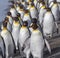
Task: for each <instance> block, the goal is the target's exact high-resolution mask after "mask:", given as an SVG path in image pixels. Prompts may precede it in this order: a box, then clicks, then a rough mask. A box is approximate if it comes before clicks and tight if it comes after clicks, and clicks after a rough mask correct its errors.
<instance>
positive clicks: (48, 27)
mask: <svg viewBox="0 0 60 58" xmlns="http://www.w3.org/2000/svg"><path fill="white" fill-rule="evenodd" d="M53 30H54V17H53V14H52V12H51V9H50V8H47V12H46V13H45V15H44V19H43V34H44V36H46V37H52V35H53Z"/></svg>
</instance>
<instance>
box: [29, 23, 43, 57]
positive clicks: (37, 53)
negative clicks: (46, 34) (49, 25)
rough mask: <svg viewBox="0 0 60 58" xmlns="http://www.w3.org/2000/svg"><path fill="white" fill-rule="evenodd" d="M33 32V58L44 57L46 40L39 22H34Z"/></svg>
mask: <svg viewBox="0 0 60 58" xmlns="http://www.w3.org/2000/svg"><path fill="white" fill-rule="evenodd" d="M32 28H33V31H32V34H31V37H30V51H31V54H32V56H33V58H43V48H44V40H43V36H42V33H41V31H40V30H39V29H38V26H37V24H35V23H34V24H32Z"/></svg>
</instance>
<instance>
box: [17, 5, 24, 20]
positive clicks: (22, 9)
mask: <svg viewBox="0 0 60 58" xmlns="http://www.w3.org/2000/svg"><path fill="white" fill-rule="evenodd" d="M18 13H20V15H21V19H23V17H24V6H23V5H22V4H21V5H20V9H19V10H18Z"/></svg>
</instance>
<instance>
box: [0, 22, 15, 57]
mask: <svg viewBox="0 0 60 58" xmlns="http://www.w3.org/2000/svg"><path fill="white" fill-rule="evenodd" d="M1 36H2V37H3V40H4V43H5V57H6V58H9V57H11V58H13V56H14V43H13V38H12V35H11V33H10V32H9V31H8V30H7V22H5V21H3V29H2V31H1Z"/></svg>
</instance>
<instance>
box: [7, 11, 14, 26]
mask: <svg viewBox="0 0 60 58" xmlns="http://www.w3.org/2000/svg"><path fill="white" fill-rule="evenodd" d="M6 17H8V18H9V23H10V24H11V25H12V24H13V18H12V15H11V12H8V13H7V16H6Z"/></svg>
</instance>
